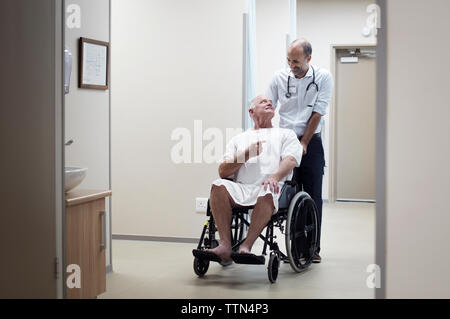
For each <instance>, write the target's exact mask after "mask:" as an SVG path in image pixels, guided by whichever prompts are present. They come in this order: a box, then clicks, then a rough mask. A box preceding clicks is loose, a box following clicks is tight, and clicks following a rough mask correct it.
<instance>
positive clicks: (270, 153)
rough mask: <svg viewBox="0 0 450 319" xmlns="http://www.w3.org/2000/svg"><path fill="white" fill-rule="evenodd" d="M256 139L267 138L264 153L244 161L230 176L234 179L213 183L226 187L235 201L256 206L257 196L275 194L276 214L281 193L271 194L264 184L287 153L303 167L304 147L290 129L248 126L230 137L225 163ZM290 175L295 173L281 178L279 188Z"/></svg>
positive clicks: (273, 195)
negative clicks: (249, 127) (247, 128)
mask: <svg viewBox="0 0 450 319" xmlns="http://www.w3.org/2000/svg"><path fill="white" fill-rule="evenodd" d="M257 141H265V143H263V144H262V149H263V151H262V153H261V154H260V155H259V156H256V157H253V158H251V159H249V160H248V161H247V162H246V163H244V164H243V165H242V166H241V167H240V168H239V170H238V171H237V172H236V173H235V174H234V176H231V178H232V179H233V181H230V180H227V179H217V180H215V181H214V182H213V185H216V186H222V185H223V186H225V187H226V189H227V191H228V193H229V194H230V195H231V197H232V198H233V200H234V202H235V203H236V204H239V205H242V206H253V205H255V204H256V201H257V200H258V197H261V196H265V195H266V194H272V197H273V204H274V207H275V210H274V213H276V212H277V211H278V197H279V195H280V193H278V194H274V193H272V191H271V190H270V187H269V186H267V189H266V190H264V186H263V185H261V183H262V182H263V181H265V180H267V179H268V178H269V177H270V176H271V175H273V174H274V173H275V172H276V171H277V170H278V167H279V165H280V162H281V160H283V159H284V158H285V157H287V156H292V157H294V158H295V160H296V162H297V165H296V166H297V167H298V166H300V161H301V158H302V152H303V148H302V146H301V144H300V142H299V140H298V138H297V136H296V135H295V133H294V132H293V131H292V130H290V129H285V128H265V129H259V130H255V129H249V130H247V131H245V132H243V133H241V134H239V135H237V136H235V137H233V138H232V139H231V140H230V142H229V143H228V145H227V148H226V151H225V154H224V157H223V159H222V162H224V161H227V160H231V161H232V160H233V159H234V157H235V156H238V155H240V154H242V153H243V152H244V151H245V150H246V149H247V148H248V147H249V146H250V145H251V144H252V143H255V142H257ZM291 178H292V172H291V173H290V174H289V175H288V176H286V177H285V178H283V179H282V180H280V181H279V188H280V191H281V188H282V186H283V184H284V182H285V181H286V180H288V179H291Z"/></svg>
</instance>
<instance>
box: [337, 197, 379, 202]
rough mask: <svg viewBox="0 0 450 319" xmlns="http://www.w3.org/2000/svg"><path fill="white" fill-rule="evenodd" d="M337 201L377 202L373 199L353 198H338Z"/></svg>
mask: <svg viewBox="0 0 450 319" xmlns="http://www.w3.org/2000/svg"><path fill="white" fill-rule="evenodd" d="M336 202H344V203H347V202H351V203H375V200H373V199H352V198H339V199H336Z"/></svg>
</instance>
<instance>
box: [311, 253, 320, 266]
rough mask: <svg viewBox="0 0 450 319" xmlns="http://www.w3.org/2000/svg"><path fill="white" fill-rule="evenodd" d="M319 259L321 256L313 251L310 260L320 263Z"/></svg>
mask: <svg viewBox="0 0 450 319" xmlns="http://www.w3.org/2000/svg"><path fill="white" fill-rule="evenodd" d="M321 261H322V258H321V257H320V255H319V254H318V253H315V254H314V258H313V260H312V262H313V263H314V264H320V262H321Z"/></svg>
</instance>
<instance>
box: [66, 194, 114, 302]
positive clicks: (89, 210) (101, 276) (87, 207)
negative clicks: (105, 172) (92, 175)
mask: <svg viewBox="0 0 450 319" xmlns="http://www.w3.org/2000/svg"><path fill="white" fill-rule="evenodd" d="M108 196H111V191H94V190H74V191H72V192H69V193H67V194H66V267H67V266H68V265H72V264H75V265H78V266H79V267H80V270H81V278H80V282H81V287H80V288H69V287H67V285H65V287H66V298H68V299H79V298H83V299H84V298H95V297H96V296H98V295H100V294H101V293H103V292H105V291H106V254H105V252H106V245H107V242H108V239H107V238H106V212H105V198H106V197H108Z"/></svg>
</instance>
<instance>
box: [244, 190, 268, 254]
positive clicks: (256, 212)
mask: <svg viewBox="0 0 450 319" xmlns="http://www.w3.org/2000/svg"><path fill="white" fill-rule="evenodd" d="M273 210H274V206H273V199H272V195H271V194H267V195H265V196H264V197H259V198H258V201H257V202H256V205H255V208H254V209H253V212H252V217H251V222H250V227H249V228H248V233H247V238H246V239H245V241H244V242H243V243H242V244H241V246H240V247H239V252H240V253H250V251H251V250H252V246H253V244H254V243H255V240H256V239H257V238H258V236H259V234H261V232H262V230H263V229H264V227H266V225H267V223H268V222H269V220H270V218H271V217H272V213H273Z"/></svg>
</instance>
